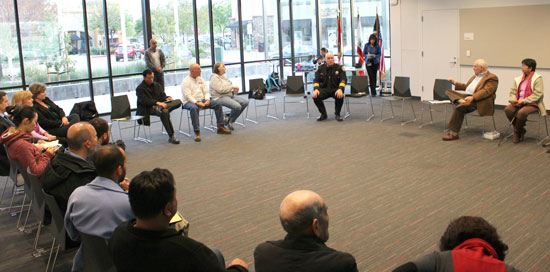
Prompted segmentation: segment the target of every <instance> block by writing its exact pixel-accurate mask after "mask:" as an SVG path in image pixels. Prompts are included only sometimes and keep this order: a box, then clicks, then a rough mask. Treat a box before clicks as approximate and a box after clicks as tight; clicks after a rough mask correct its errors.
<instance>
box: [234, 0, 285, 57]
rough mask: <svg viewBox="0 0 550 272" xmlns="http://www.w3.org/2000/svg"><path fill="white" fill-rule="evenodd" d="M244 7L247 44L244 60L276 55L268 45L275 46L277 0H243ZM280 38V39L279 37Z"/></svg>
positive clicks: (244, 35) (245, 42)
mask: <svg viewBox="0 0 550 272" xmlns="http://www.w3.org/2000/svg"><path fill="white" fill-rule="evenodd" d="M242 6H243V7H246V8H243V11H242V17H243V41H244V44H245V50H244V51H245V54H244V60H245V61H251V60H263V59H268V58H272V57H274V55H273V54H268V50H266V45H271V47H272V48H273V49H276V50H275V52H276V51H278V46H277V47H275V44H278V41H277V43H275V42H274V41H275V38H276V37H277V36H274V35H273V34H274V33H276V30H275V29H276V28H278V27H277V1H257V0H245V1H242ZM277 40H278V39H277Z"/></svg>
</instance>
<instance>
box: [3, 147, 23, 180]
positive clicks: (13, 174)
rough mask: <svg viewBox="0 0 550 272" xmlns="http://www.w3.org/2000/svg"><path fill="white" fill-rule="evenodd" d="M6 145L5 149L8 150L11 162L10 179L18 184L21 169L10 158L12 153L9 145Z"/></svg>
mask: <svg viewBox="0 0 550 272" xmlns="http://www.w3.org/2000/svg"><path fill="white" fill-rule="evenodd" d="M2 146H4V150H6V156H7V157H8V161H9V162H10V179H11V181H13V183H14V184H17V174H18V173H19V169H17V165H16V164H15V162H14V161H12V160H11V159H10V154H9V153H8V147H7V146H6V145H2Z"/></svg>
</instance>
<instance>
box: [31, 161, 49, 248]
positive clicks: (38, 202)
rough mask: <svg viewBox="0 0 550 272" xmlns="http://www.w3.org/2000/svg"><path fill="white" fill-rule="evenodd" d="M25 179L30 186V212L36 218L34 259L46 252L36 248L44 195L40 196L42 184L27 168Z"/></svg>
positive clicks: (43, 210)
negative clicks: (26, 178)
mask: <svg viewBox="0 0 550 272" xmlns="http://www.w3.org/2000/svg"><path fill="white" fill-rule="evenodd" d="M27 177H28V180H29V181H30V184H31V194H32V200H31V201H32V206H31V210H32V211H33V213H34V215H35V216H36V217H37V218H38V221H39V222H38V229H37V231H36V236H35V238H34V247H33V253H32V255H33V256H34V257H40V256H42V254H43V253H45V252H46V250H44V249H42V248H38V239H40V230H41V229H42V222H43V221H44V215H45V213H46V200H44V195H43V194H42V184H41V183H40V182H39V181H38V177H36V175H35V174H33V173H31V170H30V169H29V168H27Z"/></svg>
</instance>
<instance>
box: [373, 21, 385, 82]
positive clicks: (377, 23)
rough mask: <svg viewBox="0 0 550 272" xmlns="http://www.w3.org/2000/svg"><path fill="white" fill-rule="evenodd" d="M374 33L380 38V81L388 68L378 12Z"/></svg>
mask: <svg viewBox="0 0 550 272" xmlns="http://www.w3.org/2000/svg"><path fill="white" fill-rule="evenodd" d="M373 31H374V32H375V33H376V36H377V37H378V44H379V45H380V65H379V66H378V72H380V80H382V77H383V76H384V74H386V66H385V65H384V43H383V42H382V32H381V31H380V19H379V18H378V12H376V20H375V21H374V28H373Z"/></svg>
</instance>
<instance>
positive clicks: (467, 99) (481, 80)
mask: <svg viewBox="0 0 550 272" xmlns="http://www.w3.org/2000/svg"><path fill="white" fill-rule="evenodd" d="M488 68H489V66H488V64H487V61H485V60H484V59H478V60H476V61H475V62H474V68H473V69H474V75H473V76H472V77H471V78H470V80H468V82H467V83H466V84H464V83H459V82H456V81H455V80H454V79H453V78H449V82H451V83H452V84H453V85H455V90H454V91H453V90H447V92H446V94H447V96H448V97H449V99H450V100H451V101H452V102H453V103H454V104H457V106H456V108H455V109H454V111H453V115H452V116H451V120H449V131H448V132H447V134H446V135H445V136H443V141H453V140H458V138H459V137H458V132H459V131H460V127H462V121H463V120H464V115H465V114H467V113H470V112H473V111H475V110H477V112H478V113H479V115H480V116H486V115H489V116H490V115H493V114H494V112H495V98H496V94H495V93H496V91H497V87H498V77H497V76H496V75H495V74H492V73H490V72H489V71H488V70H487V69H488Z"/></svg>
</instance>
